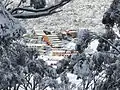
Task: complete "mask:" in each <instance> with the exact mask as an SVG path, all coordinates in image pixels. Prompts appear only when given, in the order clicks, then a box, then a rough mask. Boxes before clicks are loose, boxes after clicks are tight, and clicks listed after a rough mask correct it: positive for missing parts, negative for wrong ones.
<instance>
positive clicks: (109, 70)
mask: <svg viewBox="0 0 120 90" xmlns="http://www.w3.org/2000/svg"><path fill="white" fill-rule="evenodd" d="M16 1H17V2H16ZM16 1H15V0H0V90H120V71H119V70H120V68H119V65H120V46H119V45H120V42H119V41H120V35H119V33H120V21H119V20H120V11H119V10H120V0H113V1H112V2H111V4H110V6H109V7H108V8H107V9H106V11H105V12H104V13H103V16H102V17H101V23H102V24H103V25H104V29H105V33H102V34H98V33H96V32H93V31H91V30H89V29H87V27H86V28H85V29H80V30H79V32H77V41H76V43H75V50H76V51H77V53H75V54H72V55H70V56H69V57H65V58H63V59H62V60H58V61H57V63H56V64H52V65H48V63H47V62H46V61H45V60H44V59H41V58H39V57H40V56H41V55H40V54H39V51H38V50H37V49H33V48H29V47H26V40H25V38H24V34H26V33H28V32H27V30H26V28H25V27H23V25H22V24H21V23H20V22H21V20H23V21H25V20H28V19H31V20H34V19H36V18H40V17H50V16H52V15H54V14H58V13H61V12H63V10H62V7H64V6H66V5H67V4H69V3H73V2H74V1H75V0H55V1H50V0H16ZM14 3H15V4H14ZM24 24H25V23H24ZM48 31H50V30H48ZM116 31H117V32H118V33H116ZM56 32H58V31H56ZM95 40H97V41H98V43H97V48H96V51H95V52H93V53H87V52H86V51H85V50H86V49H89V48H88V47H89V45H90V44H91V43H92V42H93V41H95ZM72 76H73V77H74V79H75V80H77V82H78V84H76V83H73V82H74V81H75V80H74V79H73V81H71V80H70V79H71V78H73V77H72Z"/></svg>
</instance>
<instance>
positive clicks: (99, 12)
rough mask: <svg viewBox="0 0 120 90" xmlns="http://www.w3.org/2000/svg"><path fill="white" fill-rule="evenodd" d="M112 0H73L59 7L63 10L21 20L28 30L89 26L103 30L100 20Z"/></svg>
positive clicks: (97, 30) (58, 29)
mask: <svg viewBox="0 0 120 90" xmlns="http://www.w3.org/2000/svg"><path fill="white" fill-rule="evenodd" d="M111 1H112V0H73V1H71V2H70V3H68V4H67V5H65V6H64V7H62V8H61V9H62V10H63V11H61V12H59V13H56V14H53V15H50V16H45V17H40V18H36V19H29V20H24V21H22V23H24V24H23V26H24V27H25V28H26V29H27V30H28V31H31V30H33V29H34V30H53V31H61V30H67V29H79V28H89V29H90V30H91V31H95V32H98V33H99V32H101V33H103V32H104V25H102V23H101V20H102V16H103V13H104V12H105V11H106V9H107V8H108V7H109V5H110V3H111Z"/></svg>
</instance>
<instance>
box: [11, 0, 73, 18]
mask: <svg viewBox="0 0 120 90" xmlns="http://www.w3.org/2000/svg"><path fill="white" fill-rule="evenodd" d="M70 1H71V0H61V2H60V3H58V4H55V5H53V6H50V7H46V8H43V9H30V8H19V7H17V8H15V9H13V10H12V11H11V12H10V13H11V14H12V15H13V16H14V17H15V18H38V17H41V16H47V15H51V14H54V13H57V12H59V11H56V10H57V9H58V8H60V7H62V6H64V5H66V4H67V3H69V2H70ZM16 11H25V12H24V13H21V14H18V13H14V12H16Z"/></svg>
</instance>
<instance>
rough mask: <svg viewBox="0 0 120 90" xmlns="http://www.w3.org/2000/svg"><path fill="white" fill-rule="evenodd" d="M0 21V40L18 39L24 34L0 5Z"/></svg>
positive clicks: (0, 4)
mask: <svg viewBox="0 0 120 90" xmlns="http://www.w3.org/2000/svg"><path fill="white" fill-rule="evenodd" d="M0 19H1V20H0V39H2V40H7V39H10V38H13V39H15V38H19V37H21V36H22V35H23V34H24V33H25V32H26V31H25V29H24V28H23V27H22V26H20V23H19V22H18V21H17V20H16V19H15V18H13V17H12V16H11V15H10V13H9V12H7V11H6V9H5V7H4V6H3V5H2V3H0Z"/></svg>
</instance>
